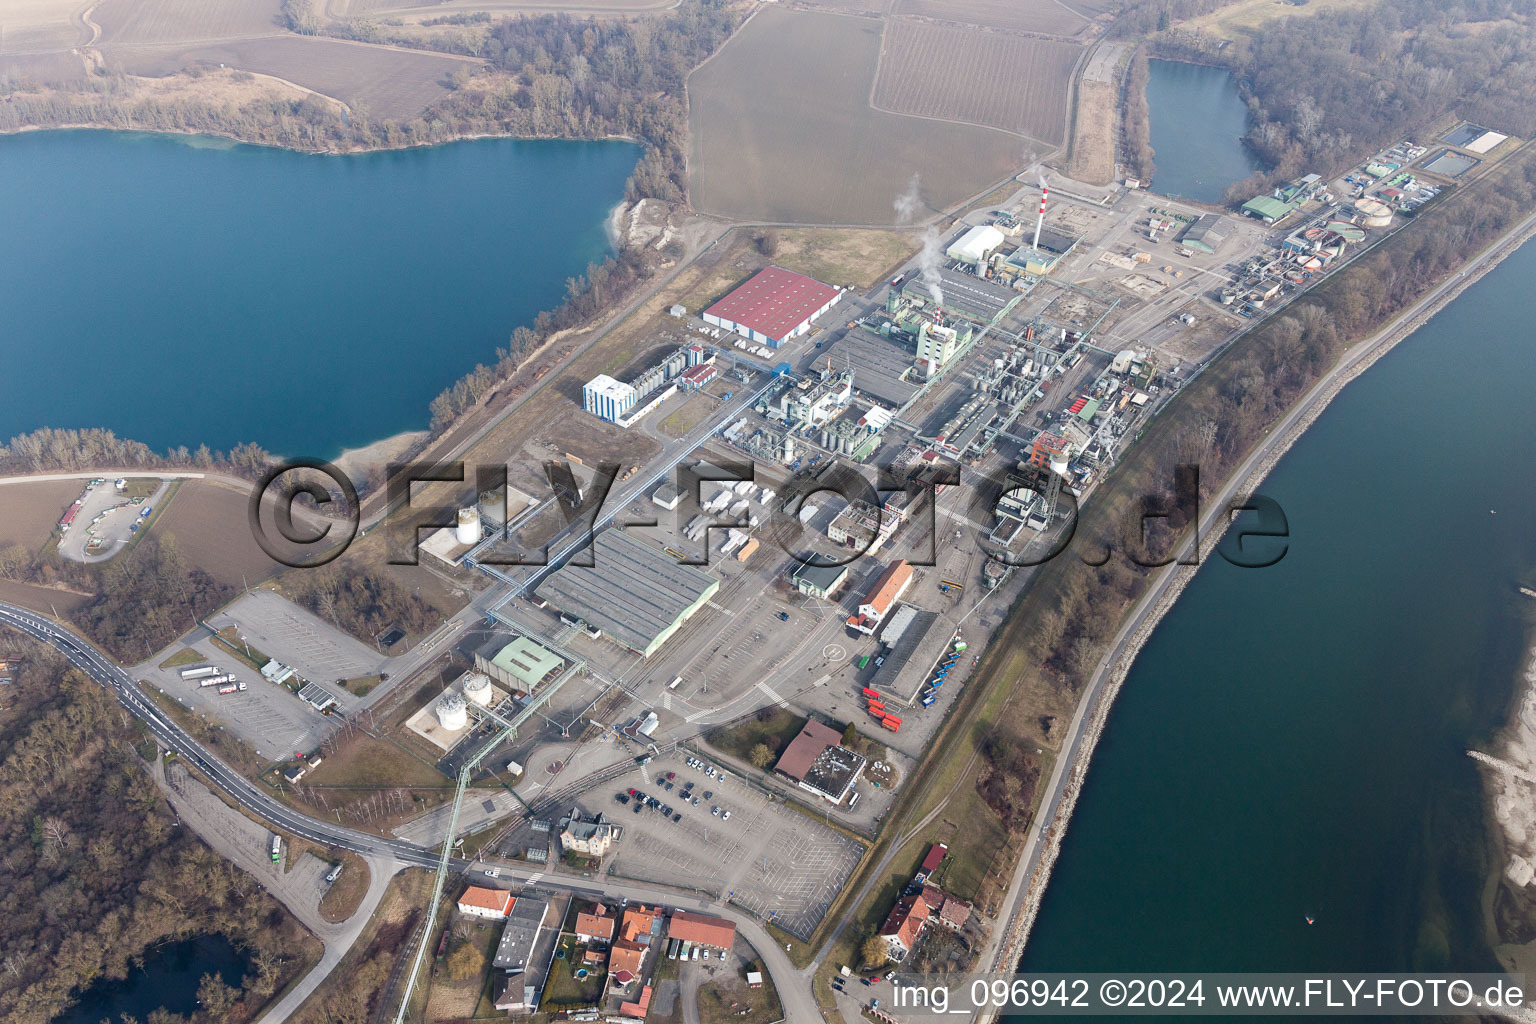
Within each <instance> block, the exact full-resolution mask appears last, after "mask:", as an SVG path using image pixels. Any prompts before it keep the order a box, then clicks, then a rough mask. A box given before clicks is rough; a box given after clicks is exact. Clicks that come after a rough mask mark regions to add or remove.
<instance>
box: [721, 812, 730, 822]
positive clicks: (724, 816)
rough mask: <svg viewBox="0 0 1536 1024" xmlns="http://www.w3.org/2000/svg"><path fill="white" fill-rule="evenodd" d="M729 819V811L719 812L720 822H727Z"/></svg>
mask: <svg viewBox="0 0 1536 1024" xmlns="http://www.w3.org/2000/svg"><path fill="white" fill-rule="evenodd" d="M730 819H731V812H730V811H722V812H720V820H721V821H729V820H730Z"/></svg>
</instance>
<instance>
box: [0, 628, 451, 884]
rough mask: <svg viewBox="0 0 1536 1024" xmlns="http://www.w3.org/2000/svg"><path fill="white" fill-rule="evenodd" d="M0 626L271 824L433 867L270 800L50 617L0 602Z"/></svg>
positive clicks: (422, 852)
mask: <svg viewBox="0 0 1536 1024" xmlns="http://www.w3.org/2000/svg"><path fill="white" fill-rule="evenodd" d="M0 625H6V626H10V627H11V628H13V629H16V630H18V631H20V632H22V633H25V634H27V635H28V636H30V637H32V638H33V639H35V640H40V641H42V642H43V643H45V644H47V645H49V646H50V647H52V648H53V649H54V650H56V651H58V652H59V653H60V654H62V655H64V657H65V658H68V659H69V662H70V664H72V665H74V666H75V667H76V668H78V669H79V670H80V671H82V672H84V673H85V674H86V675H88V676H90V677H91V678H92V679H94V680H96V682H98V683H100V684H101V685H102V686H104V687H106V688H107V689H109V690H111V691H112V692H113V693H114V694H115V695H116V696H117V699H118V701H119V702H120V703H121V704H122V705H123V707H125V708H127V709H128V711H129V712H130V713H131V714H133V716H134V717H135V718H138V719H139V720H140V721H142V722H143V723H144V724H145V725H146V726H147V727H148V728H149V731H150V733H151V734H152V735H153V736H154V737H155V739H156V740H158V741H159V743H160V745H161V746H162V747H164V748H165V749H167V750H174V751H175V752H176V753H177V754H179V755H180V756H181V757H183V758H184V759H185V760H186V761H187V762H189V763H190V764H193V765H195V766H196V767H197V769H198V770H199V771H200V772H202V773H203V774H204V775H205V776H207V777H208V778H209V779H210V780H211V781H212V782H213V783H214V784H215V785H217V786H218V787H219V788H220V789H222V790H224V792H226V793H228V794H229V795H230V796H231V797H232V798H233V799H234V800H235V801H236V802H237V803H238V804H239V805H240V806H241V807H243V808H245V809H246V810H248V811H250V812H251V813H253V814H255V815H256V816H257V817H258V818H260V819H262V820H263V821H265V822H267V823H268V824H270V825H272V826H273V827H274V828H277V829H280V830H282V831H284V832H287V833H289V834H290V835H295V836H299V837H300V838H302V839H308V840H310V841H311V842H314V843H319V844H321V845H323V846H335V847H339V848H341V849H343V850H351V851H352V852H354V853H359V854H363V855H366V856H373V857H393V858H394V859H396V860H398V861H401V862H403V863H406V864H414V865H420V866H422V867H432V868H435V867H436V866H437V860H438V857H437V854H435V853H433V852H432V851H431V850H429V849H427V848H426V847H423V846H418V845H416V844H415V843H407V842H404V841H403V840H395V839H386V838H384V837H382V836H374V835H369V834H368V833H366V832H358V831H356V830H354V829H350V828H346V827H345V826H342V825H333V824H330V823H328V822H325V821H321V820H319V819H318V818H311V817H309V816H308V815H306V814H301V813H300V812H298V811H296V810H294V809H293V808H291V807H288V806H286V805H285V804H283V803H280V802H279V801H277V800H274V799H273V798H272V797H270V796H268V795H267V794H266V793H264V792H262V791H261V790H260V789H259V788H258V787H257V786H256V785H255V784H254V783H252V782H251V781H250V780H249V779H247V778H245V776H243V775H241V774H240V773H239V772H237V771H235V770H234V769H233V768H231V767H229V766H228V765H226V764H224V762H222V761H220V760H219V759H218V758H217V757H215V756H214V755H213V754H211V753H209V752H208V750H207V748H205V747H204V746H203V745H202V744H201V743H199V742H198V741H197V740H195V739H193V738H192V736H191V735H189V734H188V733H187V732H186V730H184V729H182V728H181V726H179V725H177V724H176V723H175V722H173V721H171V720H170V719H169V718H167V717H166V716H165V714H164V713H163V712H162V711H161V710H160V709H159V708H158V707H157V706H156V705H155V703H154V702H153V701H152V700H150V699H149V697H148V696H147V695H145V694H144V693H143V691H141V690H140V689H139V687H138V685H137V684H136V683H135V682H134V681H133V679H132V677H130V676H129V675H128V673H127V672H125V671H123V669H122V668H120V667H119V666H118V665H117V663H116V662H114V661H111V660H110V659H108V658H107V657H106V656H105V655H104V654H102V653H101V652H100V651H99V650H97V649H96V648H95V647H94V646H92V645H91V644H90V643H89V642H88V641H86V640H84V639H82V638H81V637H80V636H79V635H78V634H76V633H74V632H72V631H70V630H68V629H66V628H64V627H63V626H60V625H58V624H57V623H55V622H53V621H52V620H51V619H48V618H47V617H45V616H42V615H38V614H37V613H36V612H31V611H28V610H27V609H25V608H18V607H17V606H15V605H11V604H0Z"/></svg>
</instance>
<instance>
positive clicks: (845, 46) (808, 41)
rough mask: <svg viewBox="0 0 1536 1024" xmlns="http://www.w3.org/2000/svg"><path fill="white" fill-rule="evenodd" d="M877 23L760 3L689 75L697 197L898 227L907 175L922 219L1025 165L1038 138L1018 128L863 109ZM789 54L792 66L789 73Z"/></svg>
mask: <svg viewBox="0 0 1536 1024" xmlns="http://www.w3.org/2000/svg"><path fill="white" fill-rule="evenodd" d="M880 33H881V26H880V23H879V22H877V21H873V20H870V19H864V18H851V17H845V16H842V15H837V14H826V13H821V12H812V11H800V10H786V9H783V8H778V7H770V8H765V9H762V10H761V11H759V13H758V14H757V15H756V16H755V17H753V18H752V20H751V21H750V22H748V24H747V26H746V27H745V28H744V29H742V30H741V31H740V32H738V33H737V34H736V35H735V36H734V37H733V38H732V39H731V41H730V42H728V43H726V44H725V46H724V47H722V48H721V49H720V51H719V52H718V53H717V54H716V55H715V56H714V57H713V58H712V59H710V60H709V61H707V62H705V63H704V65H703V66H701V67H700V68H699V69H698V70H697V71H695V72H694V73H693V75H692V77H691V78H689V80H688V94H689V100H690V104H689V105H690V113H689V127H690V135H691V141H690V145H691V152H690V161H689V171H690V179H691V196H690V199H691V200H692V202H693V205H694V207H695V208H696V209H698V210H699V211H701V212H704V213H709V214H714V215H718V216H724V217H731V218H737V219H742V220H758V221H767V222H775V223H791V224H795V223H798V224H866V225H884V224H892V223H894V222H895V221H896V209H895V201H896V200H897V198H899V197H901V196H903V195H904V194H906V193H907V192H908V191H909V190H910V189H911V188H912V179H913V176H914V175H916V176H917V179H918V186H919V193H920V196H921V201H922V205H923V206H924V208H923V209H921V210H920V211H919V213H918V214H917V217H918V219H922V218H925V217H927V216H930V215H932V214H933V213H935V212H939V211H942V210H944V209H946V208H948V207H950V206H953V205H955V204H957V203H960V202H962V201H963V200H965V199H967V198H969V197H970V196H972V195H975V194H976V193H978V192H981V191H984V190H986V189H988V188H989V187H990V186H991V185H992V184H993V183H994V182H996V181H998V180H1000V179H1002V178H1004V177H1007V176H1009V175H1012V174H1014V173H1016V172H1017V171H1018V170H1019V168H1020V167H1021V166H1023V165H1024V164H1025V163H1026V162H1028V157H1029V154H1030V151H1031V150H1032V149H1038V148H1039V147H1038V146H1031V145H1030V144H1029V143H1028V142H1026V141H1025V140H1021V139H1020V138H1019V137H1018V136H1017V135H1012V134H1009V133H1007V132H1002V131H998V130H996V129H991V128H983V127H979V126H975V125H965V124H954V123H947V122H943V121H937V120H931V119H925V118H916V117H908V116H905V115H902V114H892V113H887V112H885V111H880V110H876V109H874V108H873V107H871V106H870V103H869V95H870V90H871V86H872V84H873V82H874V78H875V72H876V68H877V65H878V63H879V55H880ZM786 54H793V55H795V60H796V66H797V67H798V68H799V69H801V70H800V71H798V72H797V73H796V74H792V75H790V74H785V73H784V60H785V55H786ZM1056 134H1057V135H1059V134H1060V129H1059V128H1058V129H1057V133H1056ZM1040 155H1042V156H1043V155H1044V154H1040Z"/></svg>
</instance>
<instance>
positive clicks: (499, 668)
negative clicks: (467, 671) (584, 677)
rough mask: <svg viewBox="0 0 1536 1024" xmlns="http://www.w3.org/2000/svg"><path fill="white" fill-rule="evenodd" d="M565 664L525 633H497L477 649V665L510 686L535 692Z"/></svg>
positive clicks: (493, 677)
mask: <svg viewBox="0 0 1536 1024" xmlns="http://www.w3.org/2000/svg"><path fill="white" fill-rule="evenodd" d="M564 665H565V659H564V658H562V657H560V656H559V655H557V654H555V653H554V652H553V651H550V650H548V649H547V648H545V647H543V646H542V645H541V644H539V643H536V642H535V641H533V640H531V639H529V638H528V637H526V636H519V637H513V638H512V640H511V641H510V642H509V641H507V639H506V637H505V635H502V636H499V637H495V638H494V639H492V640H491V641H490V642H489V643H488V644H486V645H485V646H483V647H481V648H480V650H478V651H476V652H475V668H476V669H478V670H479V671H481V672H484V673H485V674H486V675H488V676H490V677H491V678H492V679H494V680H495V681H496V682H498V683H501V684H502V685H503V686H505V687H506V688H507V689H508V690H519V691H523V692H525V693H532V692H533V691H535V690H537V689H538V688H539V687H540V686H542V685H544V683H546V682H548V681H549V680H550V679H551V678H552V677H553V676H554V675H555V674H556V673H558V672H559V671H560V669H561V668H562V667H563V666H564Z"/></svg>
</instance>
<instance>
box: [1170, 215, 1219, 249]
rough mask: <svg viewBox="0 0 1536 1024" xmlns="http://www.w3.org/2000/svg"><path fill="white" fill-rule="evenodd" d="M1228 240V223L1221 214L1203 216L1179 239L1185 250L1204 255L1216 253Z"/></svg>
mask: <svg viewBox="0 0 1536 1024" xmlns="http://www.w3.org/2000/svg"><path fill="white" fill-rule="evenodd" d="M1226 240H1227V225H1226V221H1225V220H1224V219H1223V218H1222V216H1221V214H1219V213H1204V214H1201V215H1200V216H1199V217H1197V218H1196V219H1195V222H1194V223H1193V224H1191V225H1190V226H1189V228H1188V229H1187V230H1186V231H1185V232H1184V236H1183V237H1182V238H1180V239H1179V241H1180V243H1182V244H1183V246H1184V248H1186V249H1193V250H1195V251H1196V252H1203V253H1214V252H1215V251H1216V250H1217V249H1220V248H1221V243H1222V242H1225V241H1226Z"/></svg>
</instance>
